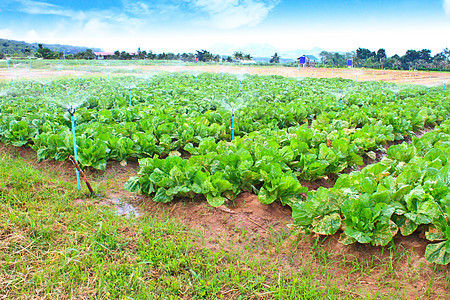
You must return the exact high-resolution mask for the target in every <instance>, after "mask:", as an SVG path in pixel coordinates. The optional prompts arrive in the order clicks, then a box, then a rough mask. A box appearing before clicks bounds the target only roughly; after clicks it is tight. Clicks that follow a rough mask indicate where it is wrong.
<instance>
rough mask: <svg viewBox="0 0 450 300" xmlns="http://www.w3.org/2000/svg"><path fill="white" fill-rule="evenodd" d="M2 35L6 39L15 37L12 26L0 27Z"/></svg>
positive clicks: (0, 34)
mask: <svg viewBox="0 0 450 300" xmlns="http://www.w3.org/2000/svg"><path fill="white" fill-rule="evenodd" d="M0 36H1V37H2V38H4V39H14V38H15V35H14V31H13V30H12V29H11V28H0Z"/></svg>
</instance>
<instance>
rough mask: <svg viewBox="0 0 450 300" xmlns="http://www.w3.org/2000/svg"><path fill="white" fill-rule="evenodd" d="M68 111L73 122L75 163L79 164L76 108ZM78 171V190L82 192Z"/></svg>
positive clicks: (71, 107) (70, 108)
mask: <svg viewBox="0 0 450 300" xmlns="http://www.w3.org/2000/svg"><path fill="white" fill-rule="evenodd" d="M67 111H68V112H69V114H70V120H71V121H72V135H73V154H74V156H75V162H77V163H78V154H77V138H76V136H75V118H74V114H75V108H74V107H73V106H72V105H71V106H70V107H69V108H68V109H67ZM76 171H77V183H78V189H79V190H81V184H80V172H79V171H78V169H77V170H76Z"/></svg>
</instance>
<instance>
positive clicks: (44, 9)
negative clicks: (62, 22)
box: [18, 0, 86, 20]
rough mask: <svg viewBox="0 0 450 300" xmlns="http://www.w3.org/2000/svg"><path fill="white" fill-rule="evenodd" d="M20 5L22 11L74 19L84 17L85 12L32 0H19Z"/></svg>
mask: <svg viewBox="0 0 450 300" xmlns="http://www.w3.org/2000/svg"><path fill="white" fill-rule="evenodd" d="M18 2H19V3H20V4H22V7H21V8H19V11H20V12H24V13H27V14H32V15H56V16H62V17H68V18H71V19H75V20H83V19H85V17H86V16H85V14H84V13H83V12H81V11H74V10H71V9H64V8H62V7H60V6H58V5H55V4H51V3H46V2H40V1H33V0H19V1H18Z"/></svg>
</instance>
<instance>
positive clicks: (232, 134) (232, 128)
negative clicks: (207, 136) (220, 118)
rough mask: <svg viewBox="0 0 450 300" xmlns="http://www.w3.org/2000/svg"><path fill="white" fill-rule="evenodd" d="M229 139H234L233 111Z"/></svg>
mask: <svg viewBox="0 0 450 300" xmlns="http://www.w3.org/2000/svg"><path fill="white" fill-rule="evenodd" d="M231 140H234V111H232V112H231Z"/></svg>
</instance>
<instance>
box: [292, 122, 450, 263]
mask: <svg viewBox="0 0 450 300" xmlns="http://www.w3.org/2000/svg"><path fill="white" fill-rule="evenodd" d="M449 163H450V121H446V122H444V123H442V124H441V125H440V127H439V128H436V129H435V130H433V131H431V132H428V133H425V134H424V135H423V136H422V137H421V138H413V140H412V142H411V143H410V144H407V143H402V144H399V145H396V146H391V147H389V149H388V150H387V157H385V158H384V159H383V160H382V161H380V162H379V163H376V164H372V165H368V166H366V167H364V168H363V169H362V170H361V171H359V172H352V173H350V174H342V175H340V177H339V178H338V179H337V181H336V184H335V185H334V187H333V188H329V189H324V188H320V189H319V190H317V191H315V192H311V193H309V194H308V198H307V201H305V202H295V203H294V204H293V205H292V211H293V218H294V220H295V224H297V226H298V227H299V228H301V229H302V230H303V231H306V232H314V233H316V234H319V235H333V234H335V233H336V232H338V231H339V230H341V231H342V233H341V236H340V242H342V243H344V244H351V243H354V242H359V243H370V244H372V245H376V246H384V245H387V244H388V243H389V242H390V241H391V240H392V239H393V237H394V236H395V235H396V234H397V232H398V231H400V234H401V235H403V236H407V235H410V234H412V233H413V232H415V231H416V230H420V231H425V236H426V238H427V239H428V240H429V241H432V242H433V243H430V244H429V245H428V246H427V247H426V250H425V257H426V259H427V260H428V261H430V262H435V263H438V264H443V265H446V264H448V263H450V223H449V217H450V164H449Z"/></svg>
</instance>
